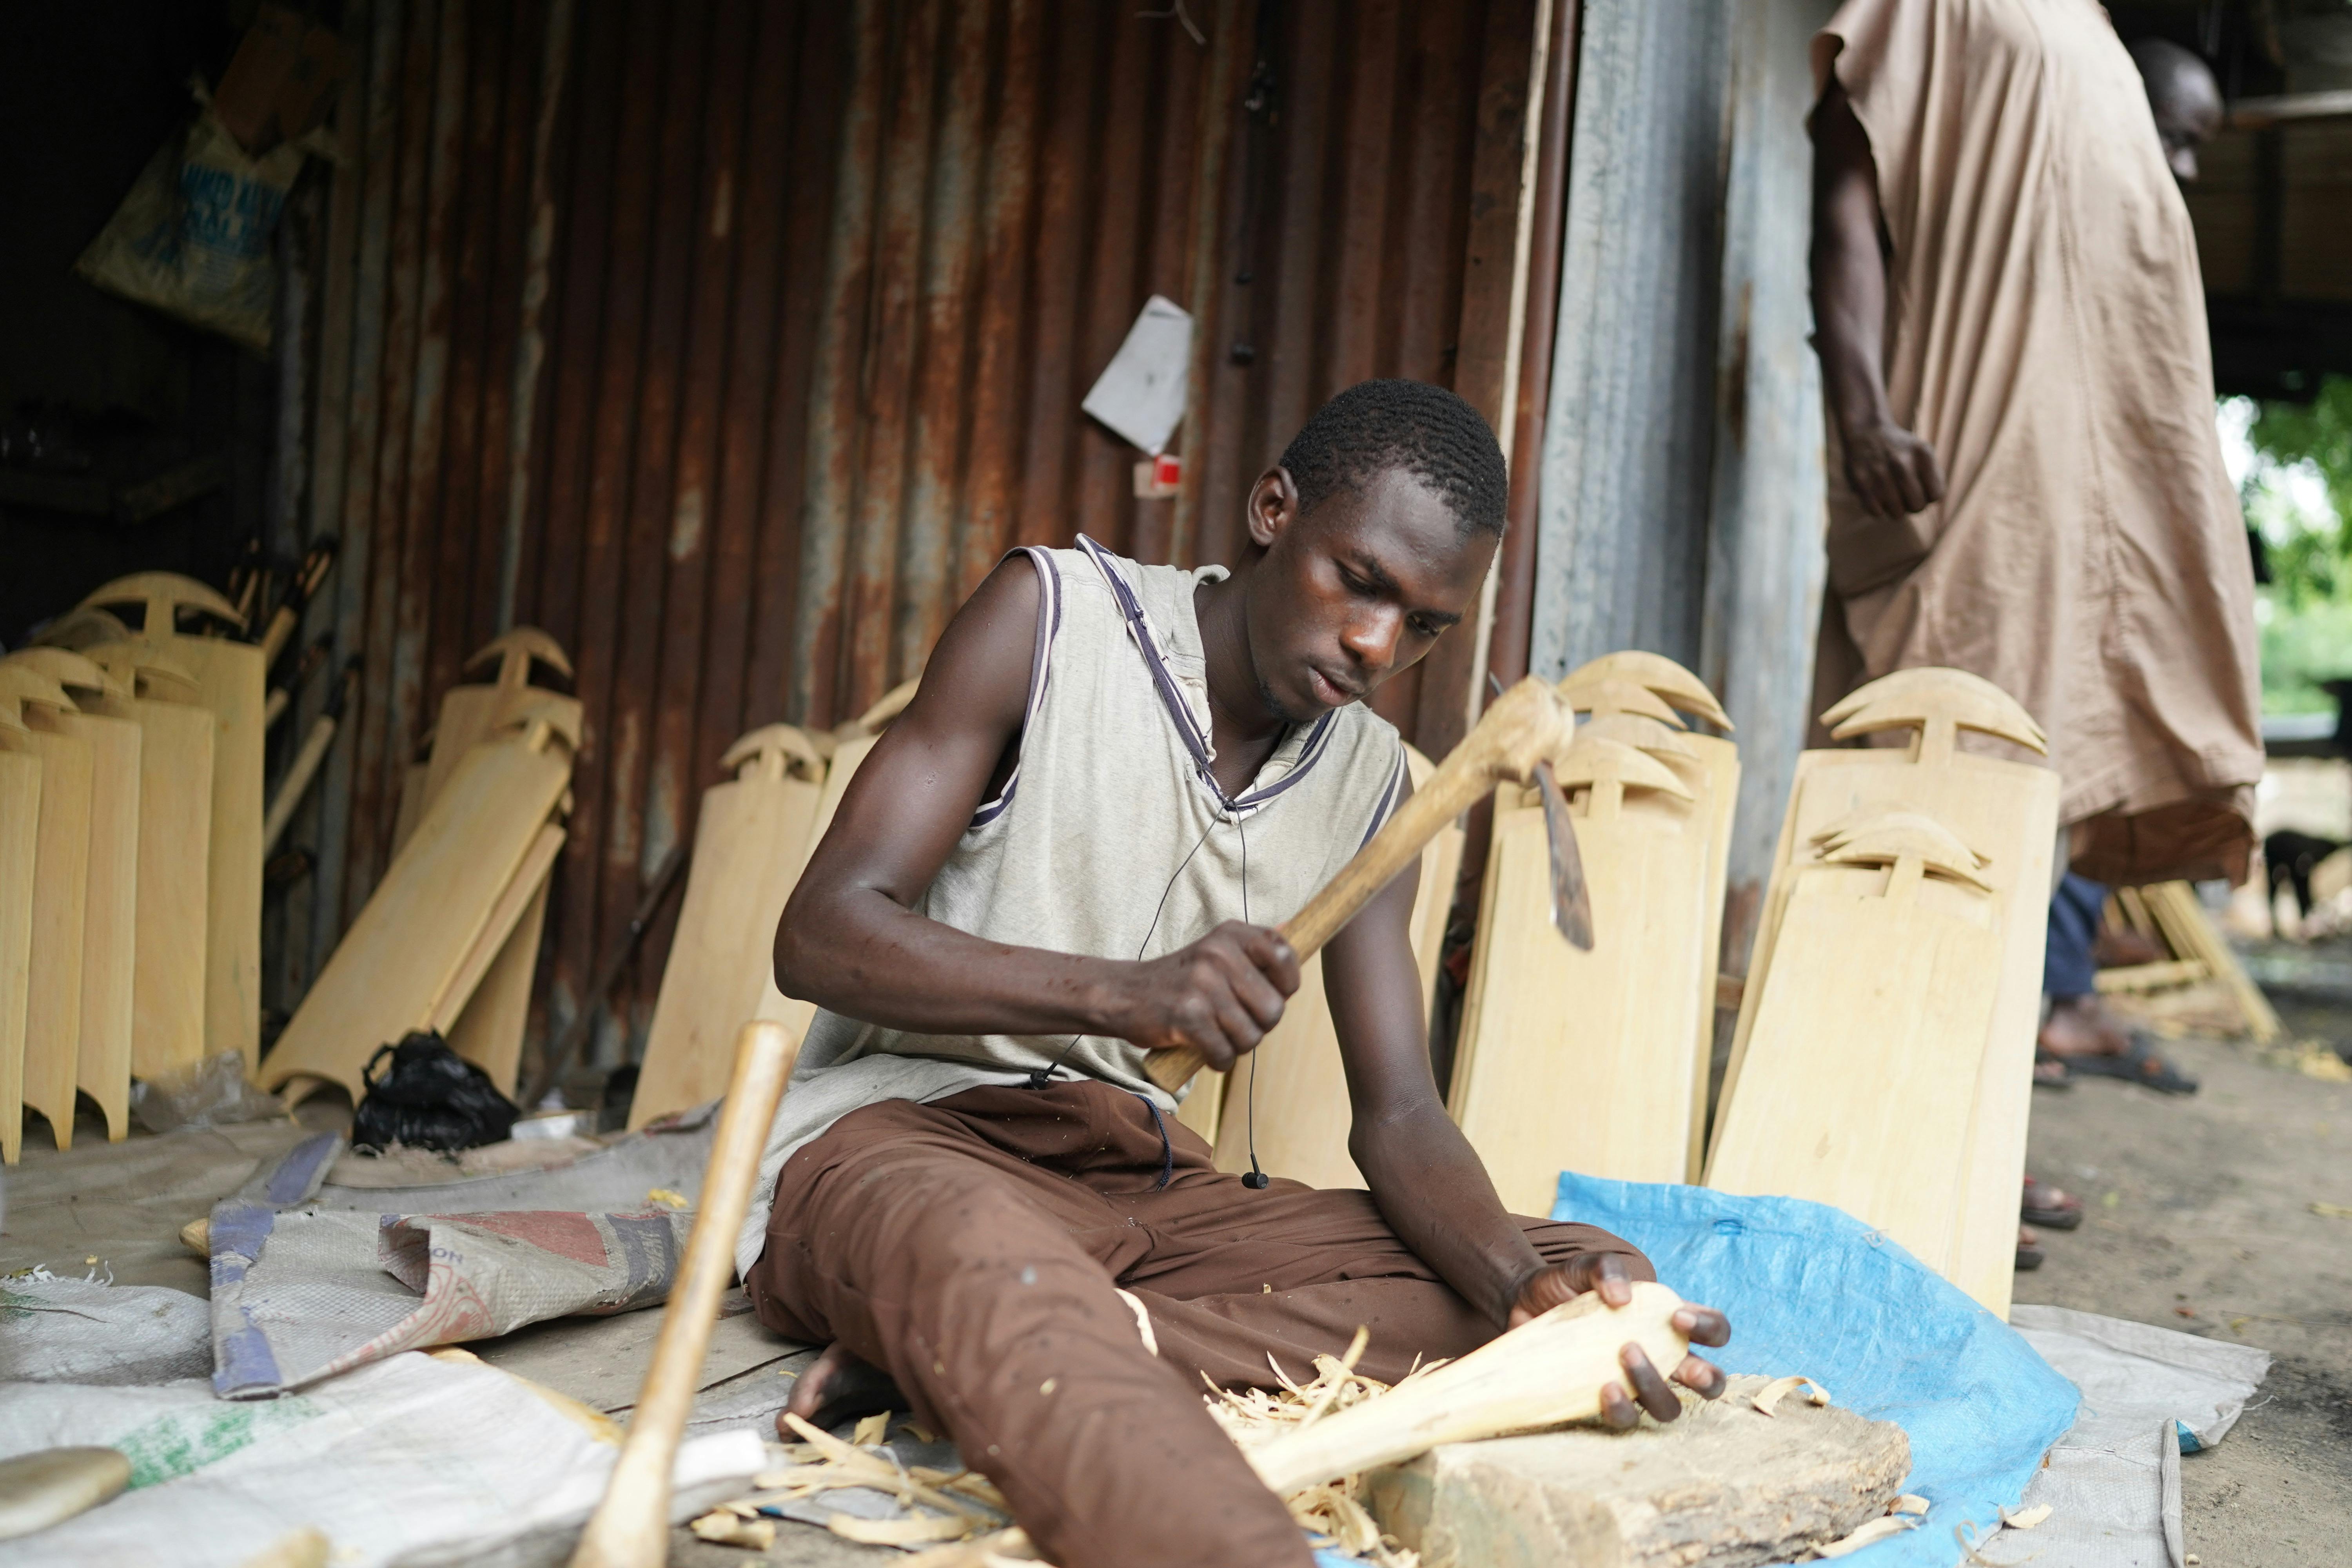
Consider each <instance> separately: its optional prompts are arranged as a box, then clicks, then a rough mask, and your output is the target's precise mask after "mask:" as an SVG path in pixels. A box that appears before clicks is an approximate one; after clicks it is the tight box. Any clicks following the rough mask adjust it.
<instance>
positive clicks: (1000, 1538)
mask: <svg viewBox="0 0 2352 1568" xmlns="http://www.w3.org/2000/svg"><path fill="white" fill-rule="evenodd" d="M1037 1560H1038V1559H1037V1549H1036V1548H1035V1547H1034V1546H1033V1545H1031V1544H1030V1542H1029V1537H1028V1536H1027V1535H1026V1534H1024V1532H1023V1531H1019V1530H1000V1531H996V1532H995V1533H993V1534H991V1535H982V1536H979V1537H977V1538H975V1539H973V1540H971V1541H963V1542H957V1543H956V1544H954V1545H952V1546H935V1547H933V1548H932V1549H931V1550H930V1551H929V1552H916V1553H915V1554H914V1555H913V1556H912V1557H909V1558H907V1559H906V1560H905V1561H904V1562H902V1563H899V1564H898V1568H999V1564H1003V1563H1022V1564H1024V1565H1026V1564H1031V1563H1036V1562H1037Z"/></svg>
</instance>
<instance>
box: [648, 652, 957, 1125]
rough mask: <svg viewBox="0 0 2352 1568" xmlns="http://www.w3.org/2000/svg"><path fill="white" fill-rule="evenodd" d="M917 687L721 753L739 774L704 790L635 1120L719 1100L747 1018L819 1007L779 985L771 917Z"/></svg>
mask: <svg viewBox="0 0 2352 1568" xmlns="http://www.w3.org/2000/svg"><path fill="white" fill-rule="evenodd" d="M915 686H916V683H915V682H914V681H911V680H910V681H908V682H907V683H906V684H905V685H903V686H900V687H898V688H896V689H893V690H892V691H891V692H890V693H889V694H888V695H887V696H886V697H884V698H883V699H882V700H881V701H879V702H877V703H876V704H875V705H874V706H873V707H872V708H870V709H868V710H866V712H864V713H861V714H860V715H858V716H857V717H856V719H854V720H852V721H849V722H848V723H846V724H844V725H842V726H841V727H840V728H839V729H837V730H834V731H803V730H800V729H796V728H794V727H793V726H792V725H790V724H769V725H765V726H763V727H761V728H760V729H757V730H754V731H751V733H749V734H747V735H745V736H743V737H742V738H741V739H740V740H738V741H737V742H735V743H734V744H733V745H732V746H730V747H729V748H728V749H727V752H726V755H725V756H723V757H722V758H720V759H719V761H720V765H721V766H723V767H725V768H726V769H728V770H729V771H730V773H732V774H733V775H734V776H733V777H732V778H730V779H729V780H728V781H727V782H725V783H723V784H714V785H712V786H711V787H710V788H709V790H707V791H705V792H704V793H703V796H702V809H701V816H700V817H699V818H698V821H697V824H696V826H695V837H694V860H693V864H692V866H691V868H689V869H688V873H687V883H686V900H685V902H684V903H683V904H682V905H681V906H680V908H679V910H678V915H677V931H676V932H675V933H674V934H673V935H672V936H671V938H670V946H669V960H668V963H667V965H666V966H665V967H664V969H663V970H662V983H661V991H660V994H658V995H657V996H656V998H655V1002H654V1017H653V1024H652V1026H651V1029H650V1031H649V1033H648V1034H647V1036H646V1052H645V1058H644V1060H643V1061H642V1063H641V1064H640V1065H639V1068H638V1073H637V1088H636V1095H635V1099H634V1100H631V1101H630V1106H629V1125H630V1127H631V1128H633V1129H634V1128H638V1127H643V1126H644V1125H645V1124H646V1122H648V1121H653V1120H654V1119H655V1118H656V1117H659V1116H667V1115H669V1114H671V1113H672V1112H674V1111H679V1110H689V1109H691V1108H692V1107H694V1106H698V1105H703V1104H707V1103H709V1101H711V1100H716V1099H718V1098H719V1095H720V1094H721V1093H723V1092H724V1091H725V1090H726V1088H727V1079H728V1074H729V1072H730V1070H731V1069H732V1068H733V1066H734V1059H735V1037H736V1034H737V1032H738V1031H739V1030H740V1029H741V1028H742V1026H744V1024H745V1023H746V1022H748V1021H750V1020H751V1019H753V1018H772V1019H776V1020H779V1021H781V1022H782V1023H784V1024H785V1025H786V1026H789V1027H790V1028H791V1029H792V1031H793V1037H795V1038H797V1037H799V1036H801V1035H802V1034H803V1033H805V1032H806V1030H807V1028H808V1023H809V1019H810V1017H811V1016H812V1015H813V1014H814V1011H815V1009H814V1007H813V1006H812V1005H810V1004H808V1003H806V1002H797V1001H793V1000H791V999H790V998H787V997H786V996H785V995H784V994H783V993H782V992H781V991H779V990H777V989H776V979H775V957H774V949H775V936H776V922H777V921H779V920H780V919H782V915H783V912H784V902H785V900H788V899H790V898H791V897H792V893H793V888H795V887H797V886H798V885H799V883H800V879H801V871H802V869H803V868H804V867H805V866H806V865H807V864H808V858H809V855H810V854H811V852H813V851H814V849H815V847H816V846H817V842H818V841H819V840H820V839H822V838H823V837H824V831H825V829H826V828H827V827H829V826H832V825H833V817H834V813H835V812H836V811H837V810H839V809H840V806H841V797H842V795H843V794H844V793H845V791H846V790H847V789H848V788H849V781H850V780H851V779H852V778H854V777H856V773H857V767H858V764H859V763H863V762H864V761H865V760H866V753H867V752H871V751H872V750H873V749H874V743H875V742H876V741H877V740H878V739H879V738H880V737H881V734H882V731H883V730H884V729H886V728H887V726H888V724H889V722H890V721H891V720H893V719H895V718H897V717H898V714H899V713H900V712H902V711H904V710H905V709H906V706H907V704H908V702H909V701H911V700H913V699H914V695H915Z"/></svg>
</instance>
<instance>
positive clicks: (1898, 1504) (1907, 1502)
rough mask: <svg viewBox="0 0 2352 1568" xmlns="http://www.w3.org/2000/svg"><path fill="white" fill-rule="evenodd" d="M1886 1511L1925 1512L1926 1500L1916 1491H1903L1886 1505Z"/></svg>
mask: <svg viewBox="0 0 2352 1568" xmlns="http://www.w3.org/2000/svg"><path fill="white" fill-rule="evenodd" d="M1886 1511H1887V1512H1889V1513H1909V1514H1925V1513H1926V1512H1927V1499H1926V1498H1923V1497H1921V1496H1920V1495H1919V1494H1918V1493H1917V1492H1905V1493H1904V1494H1903V1495H1902V1496H1901V1497H1899V1498H1896V1499H1895V1500H1894V1501H1893V1502H1891V1503H1888V1504H1887V1505H1886Z"/></svg>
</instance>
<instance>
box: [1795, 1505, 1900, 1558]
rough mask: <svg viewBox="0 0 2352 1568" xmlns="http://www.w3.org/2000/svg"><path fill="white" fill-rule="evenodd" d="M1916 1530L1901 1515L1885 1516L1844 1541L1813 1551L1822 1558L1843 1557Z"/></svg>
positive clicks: (1818, 1547)
mask: <svg viewBox="0 0 2352 1568" xmlns="http://www.w3.org/2000/svg"><path fill="white" fill-rule="evenodd" d="M1916 1528H1918V1527H1917V1526H1916V1524H1914V1523H1913V1522H1912V1521H1910V1520H1907V1519H1905V1518H1903V1517H1902V1516H1901V1515H1899V1514H1892V1513H1890V1514H1885V1515H1883V1516H1882V1517H1880V1518H1877V1519H1874V1520H1872V1521H1870V1522H1869V1523H1868V1524H1865V1525H1864V1526H1863V1527H1862V1528H1861V1529H1860V1530H1857V1531H1854V1532H1853V1534H1852V1535H1849V1536H1847V1537H1846V1538H1845V1539H1844V1540H1843V1541H1832V1542H1830V1543H1829V1544H1828V1545H1826V1546H1816V1547H1814V1548H1813V1551H1814V1552H1815V1553H1816V1554H1817V1555H1819V1556H1822V1557H1843V1556H1844V1555H1846V1553H1848V1552H1859V1551H1861V1550H1862V1549H1863V1548H1864V1547H1865V1546H1867V1545H1869V1544H1870V1543H1871V1542H1874V1541H1884V1540H1885V1539H1886V1538H1887V1537H1888V1536H1890V1535H1900V1534H1902V1533H1903V1532H1904V1531H1906V1530H1916Z"/></svg>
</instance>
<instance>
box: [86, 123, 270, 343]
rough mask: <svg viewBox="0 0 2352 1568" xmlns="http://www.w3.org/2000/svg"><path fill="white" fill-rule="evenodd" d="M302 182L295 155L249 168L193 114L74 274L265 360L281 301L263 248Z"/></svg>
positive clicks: (214, 128) (253, 162)
mask: <svg viewBox="0 0 2352 1568" xmlns="http://www.w3.org/2000/svg"><path fill="white" fill-rule="evenodd" d="M301 172H302V153H301V151H300V150H299V148H297V147H295V146H293V145H291V144H288V145H284V146H280V147H278V148H277V149H275V150H274V151H272V152H270V153H268V154H267V155H266V156H264V157H261V158H258V159H254V158H248V157H247V156H246V155H245V150H244V149H243V148H241V147H239V146H238V145H237V144H236V138H234V137H232V136H231V135H229V133H228V132H226V131H225V130H223V129H222V128H221V124H220V121H217V120H215V119H214V118H213V117H212V115H211V113H210V112H209V111H207V112H205V113H202V114H199V115H197V116H196V118H195V121H194V123H193V124H191V125H190V126H189V127H188V129H187V130H186V131H185V132H182V133H181V134H180V135H177V136H174V137H173V138H172V139H171V140H170V141H168V142H164V143H163V146H162V147H161V148H160V149H158V150H157V152H156V153H155V155H154V156H153V157H152V158H151V159H149V160H148V161H147V167H146V168H144V169H142V170H141V171H140V174H139V178H138V179H137V180H135V181H133V182H132V183H131V194H130V195H126V196H124V197H123V198H122V205H121V206H120V207H118V208H116V209H115V213H114V216H113V218H112V219H111V220H110V221H109V222H108V224H107V226H105V227H104V228H102V229H100V231H99V235H98V237H97V238H96V239H94V240H91V241H90V243H89V249H87V250H85V251H83V252H82V254H81V259H80V260H79V261H77V262H75V263H74V270H75V271H76V272H79V273H80V274H81V275H82V276H83V277H84V278H86V279H89V281H90V282H92V283H95V284H97V285H98V286H99V287H100V288H101V289H107V290H108V291H110V292H111V293H116V294H120V295H121V296H122V297H123V298H124V299H127V300H137V301H138V302H139V303H141V304H142V305H152V306H154V307H155V308H156V309H157V310H165V311H168V312H170V313H171V314H173V315H174V316H177V317H179V318H180V319H181V320H183V321H192V322H194V324H196V325H197V326H200V327H206V328H210V329H211V330H212V331H216V332H220V333H223V334H224V335H226V336H227V337H231V338H234V339H236V341H237V342H240V343H243V344H245V345H246V347H247V348H250V349H254V350H257V351H261V352H267V351H268V348H269V338H270V329H271V324H272V322H273V321H274V319H275V314H276V309H277V300H278V268H277V267H276V265H275V263H274V262H272V260H271V259H270V253H269V240H270V236H271V235H273V234H274V233H276V232H277V228H278V214H279V213H280V212H281V211H283V210H284V208H285V205H286V193H287V192H288V191H289V190H291V189H292V188H293V185H294V177H295V176H296V175H297V174H300V173H301Z"/></svg>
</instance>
